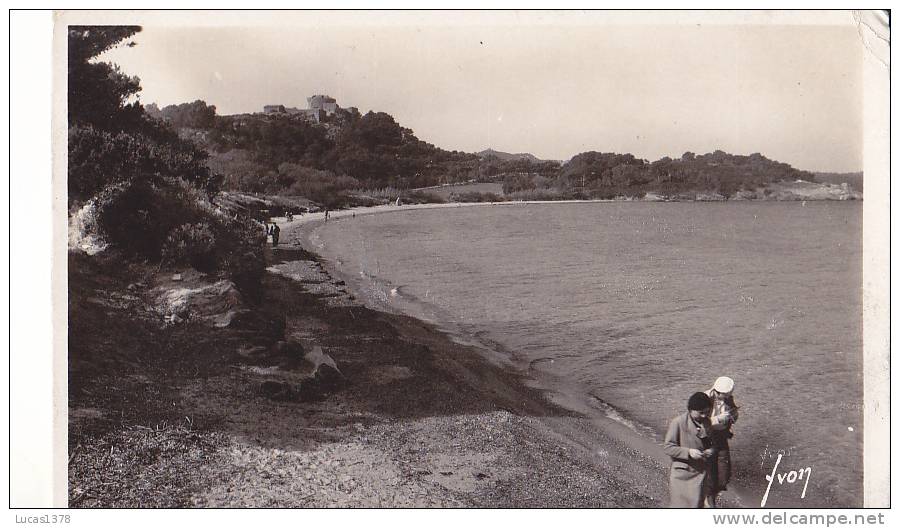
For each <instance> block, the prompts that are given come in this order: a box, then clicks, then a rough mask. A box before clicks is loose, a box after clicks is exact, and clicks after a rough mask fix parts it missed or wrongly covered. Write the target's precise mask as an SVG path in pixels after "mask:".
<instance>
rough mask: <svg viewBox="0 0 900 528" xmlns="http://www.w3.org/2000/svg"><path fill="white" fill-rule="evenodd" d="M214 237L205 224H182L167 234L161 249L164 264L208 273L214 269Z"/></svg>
mask: <svg viewBox="0 0 900 528" xmlns="http://www.w3.org/2000/svg"><path fill="white" fill-rule="evenodd" d="M215 250H216V237H215V235H214V234H213V232H212V229H210V227H209V224H207V223H206V222H199V223H196V224H182V225H180V226H178V227H176V228H175V229H173V230H172V232H171V233H169V236H168V237H167V238H166V242H165V244H164V245H163V248H162V259H163V262H165V263H166V264H173V265H178V264H189V265H190V266H192V267H193V268H194V269H196V270H199V271H203V272H210V271H213V270H214V269H215V268H216V255H215Z"/></svg>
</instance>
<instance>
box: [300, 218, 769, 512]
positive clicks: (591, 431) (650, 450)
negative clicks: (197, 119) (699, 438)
mask: <svg viewBox="0 0 900 528" xmlns="http://www.w3.org/2000/svg"><path fill="white" fill-rule="evenodd" d="M591 202H596V203H610V202H614V201H612V200H593V201H584V200H573V201H568V202H562V203H591ZM529 203H534V204H546V203H550V204H552V203H561V202H559V201H539V202H504V204H505V205H528V204H529ZM495 204H499V202H498V203H495ZM495 204H492V203H468V204H419V205H410V206H402V207H397V206H394V205H388V206H376V207H367V208H357V209H350V210H347V211H346V212H345V214H342V215H340V216H338V215H335V214H334V213H331V216H332V217H333V218H343V217H347V216H355V215H356V214H360V215H364V214H380V213H388V212H402V211H404V210H425V209H442V208H446V207H459V206H476V205H481V206H490V205H495ZM282 220H283V219H282ZM323 221H324V215H322V214H321V213H320V214H318V216H316V213H313V214H308V215H304V216H303V221H302V222H297V218H296V217H295V221H294V222H293V223H291V224H284V225H289V226H290V228H288V229H283V235H292V237H293V238H292V240H291V241H292V243H295V244H298V245H299V246H300V247H302V248H303V249H304V250H305V251H310V252H312V253H316V252H317V248H316V247H314V244H313V242H312V240H311V236H312V235H313V232H314V231H315V229H316V228H318V227H320V226H321V225H322V224H323ZM317 257H318V258H319V259H321V262H323V264H324V267H325V269H326V270H327V273H329V274H331V275H333V276H335V277H338V278H340V279H341V282H342V283H346V284H348V285H350V284H353V285H355V286H357V291H354V293H356V294H359V291H358V288H359V281H358V280H355V277H348V276H347V274H346V273H344V272H342V271H340V270H338V269H337V268H336V266H335V263H333V262H330V261H329V260H328V259H326V258H324V257H323V256H321V255H320V254H317ZM367 307H368V308H370V309H374V310H381V311H385V312H386V313H390V314H393V315H399V316H401V317H411V318H414V319H415V317H416V316H414V315H409V314H407V313H404V311H403V309H402V308H397V307H395V306H390V305H388V303H377V302H376V305H368V304H367ZM423 324H427V325H430V326H431V327H432V328H433V331H435V332H437V333H440V334H442V335H443V336H445V338H446V339H447V340H449V341H450V342H453V343H455V344H458V345H461V346H469V347H472V346H474V352H475V353H476V354H479V355H481V359H482V360H483V361H485V362H488V363H490V364H491V365H494V366H498V367H500V368H503V369H506V370H508V371H511V372H513V373H514V374H515V375H516V376H518V377H519V378H518V381H519V382H520V383H521V384H522V385H523V386H525V387H527V388H529V389H534V390H537V391H539V393H540V395H541V396H540V397H541V399H542V400H543V401H544V402H545V403H546V404H548V405H551V406H558V407H561V408H563V409H566V410H567V411H569V412H573V413H576V414H577V415H579V416H580V417H582V419H583V420H585V423H583V424H582V426H581V428H579V429H578V430H573V429H572V428H569V427H563V426H562V424H556V426H555V431H554V434H555V435H557V436H560V437H568V440H569V441H574V442H576V443H579V444H582V446H583V447H585V446H586V445H587V444H588V443H590V437H591V435H598V436H599V437H603V438H606V439H607V441H610V440H612V441H613V442H614V443H616V444H618V446H619V449H621V448H622V447H626V449H628V450H630V451H631V453H632V456H634V455H635V454H636V453H637V454H639V458H643V459H645V460H646V461H649V462H650V463H651V464H654V465H656V466H658V467H661V468H662V469H663V476H662V478H661V480H660V482H661V484H662V485H663V487H667V486H668V465H669V463H670V461H669V459H668V457H667V456H665V454H664V453H663V452H662V447H661V445H660V444H659V443H658V442H657V441H656V440H655V439H654V438H649V437H647V436H646V435H645V434H641V433H639V432H638V431H636V430H635V429H634V427H635V424H631V423H630V422H629V421H628V420H627V418H622V417H621V415H620V414H619V410H617V409H615V408H612V407H609V408H608V409H607V407H608V404H606V403H605V402H603V401H602V400H598V401H599V406H595V405H592V404H591V403H590V402H589V400H588V399H586V398H584V397H583V395H580V393H578V392H577V390H573V388H572V387H571V386H566V387H565V388H563V385H564V384H563V383H562V380H556V379H554V378H553V377H551V376H549V375H545V374H539V373H534V372H532V371H531V369H530V368H527V366H525V365H517V364H515V362H513V361H512V360H511V358H510V357H508V356H507V355H504V354H502V353H501V352H499V351H497V350H494V349H493V348H491V347H490V346H489V345H487V344H484V343H480V342H479V341H478V340H477V338H475V337H473V336H467V338H461V336H459V335H458V334H457V333H456V332H454V331H453V330H450V329H448V328H446V327H443V326H442V325H441V322H440V321H427V320H426V321H423ZM470 339H471V340H470ZM586 393H587V392H586V391H585V394H586ZM637 427H646V426H643V425H642V424H637ZM601 451H604V449H603V448H601ZM720 502H721V503H722V504H723V505H725V506H727V507H746V506H747V505H752V504H755V503H758V502H759V498H758V497H755V496H754V494H752V493H749V492H748V491H747V490H744V489H742V488H741V486H740V485H735V483H732V485H731V486H730V488H729V491H728V492H726V493H724V494H723V495H722V496H721V497H720ZM662 506H665V503H663V504H662Z"/></svg>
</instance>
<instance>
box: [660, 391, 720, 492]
mask: <svg viewBox="0 0 900 528" xmlns="http://www.w3.org/2000/svg"><path fill="white" fill-rule="evenodd" d="M687 408H688V410H687V412H685V413H682V414H680V415H678V416H676V417H675V418H673V419H672V421H671V422H669V428H668V430H667V431H666V438H665V440H664V441H663V452H665V454H666V455H668V456H669V458H671V459H672V467H671V470H670V472H669V506H670V507H672V508H702V507H703V505H704V502H705V499H706V496H707V494H708V493H709V479H708V478H707V477H708V474H709V461H708V460H709V458H710V457H711V456H712V455H713V448H712V439H711V438H710V421H709V413H710V410H711V408H712V402H711V401H710V399H709V396H707V395H706V393H704V392H695V393H694V394H692V395H691V397H690V399H688V405H687Z"/></svg>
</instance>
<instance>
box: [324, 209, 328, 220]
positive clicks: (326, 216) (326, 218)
mask: <svg viewBox="0 0 900 528" xmlns="http://www.w3.org/2000/svg"><path fill="white" fill-rule="evenodd" d="M325 221H326V222H327V221H328V208H327V207H326V208H325Z"/></svg>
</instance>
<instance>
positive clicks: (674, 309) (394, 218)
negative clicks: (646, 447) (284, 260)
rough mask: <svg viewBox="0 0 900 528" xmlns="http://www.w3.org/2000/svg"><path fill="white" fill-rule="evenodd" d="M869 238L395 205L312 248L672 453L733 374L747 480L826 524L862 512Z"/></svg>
mask: <svg viewBox="0 0 900 528" xmlns="http://www.w3.org/2000/svg"><path fill="white" fill-rule="evenodd" d="M861 236H862V204H861V203H858V202H808V203H805V204H801V203H799V202H744V203H690V202H683V203H646V202H625V203H619V202H613V203H581V204H527V205H526V204H516V205H485V206H479V207H460V208H449V209H439V210H431V211H429V210H418V211H412V210H410V211H404V210H403V208H402V207H400V208H398V210H397V212H396V213H391V214H378V215H357V216H355V217H352V218H349V217H348V218H341V219H335V220H331V221H329V222H328V223H327V224H323V225H320V226H319V227H318V228H316V230H315V231H314V232H313V233H312V234H311V240H312V241H313V243H314V245H315V246H317V247H316V249H318V250H319V251H320V252H321V253H322V254H323V256H324V257H325V258H327V259H328V260H330V261H331V262H332V263H333V264H334V265H336V266H337V267H338V268H339V269H340V271H341V272H342V273H343V274H345V275H347V276H353V277H356V278H358V279H359V280H358V281H356V282H357V288H358V289H360V290H363V291H364V292H365V296H366V297H367V298H368V299H369V301H370V302H373V303H375V304H380V305H382V306H384V307H386V308H391V307H393V308H397V307H401V308H402V310H403V311H406V312H410V313H411V315H415V316H418V317H422V318H425V319H429V320H432V321H434V322H436V323H439V324H443V325H445V326H446V327H448V328H453V329H455V330H456V331H458V332H460V333H462V334H465V335H468V336H470V337H473V338H475V339H478V340H480V342H483V343H490V344H491V345H492V346H494V347H496V348H497V349H499V350H502V351H503V353H505V354H508V355H509V356H510V357H511V359H512V360H514V361H516V362H518V363H519V364H521V365H526V366H527V369H528V370H529V371H530V372H532V373H534V375H535V376H536V377H538V378H539V377H540V376H547V377H552V378H553V379H556V380H563V381H564V382H566V381H568V383H570V385H571V386H572V387H573V390H577V391H578V392H579V393H580V396H581V397H583V398H584V399H585V400H586V401H589V402H593V403H594V405H595V407H596V408H598V409H602V410H604V411H605V412H606V414H608V415H611V416H613V417H615V418H617V419H619V420H621V421H623V422H624V423H627V424H629V426H630V427H631V428H632V429H634V430H635V431H636V432H637V433H638V434H642V435H645V436H647V437H649V438H651V439H653V440H654V441H655V442H657V443H659V442H661V441H662V437H663V435H664V432H665V427H666V424H667V423H668V421H669V419H670V418H671V417H673V416H675V415H677V414H678V413H681V412H683V411H684V409H685V405H686V401H687V398H688V397H689V396H690V394H691V393H693V392H695V391H699V390H707V389H709V388H710V386H711V385H712V383H713V381H714V380H715V378H716V377H718V376H720V375H728V376H731V377H732V378H734V379H735V380H736V383H737V388H736V391H735V396H736V397H735V399H736V401H737V404H738V405H739V406H740V419H739V421H738V423H737V425H736V426H735V427H734V434H735V436H734V438H733V439H732V442H731V446H732V458H733V461H734V468H735V477H734V479H735V481H736V482H737V483H738V485H739V486H741V487H742V488H745V489H748V490H752V492H753V493H755V494H756V495H757V496H761V495H762V494H763V492H764V491H765V489H766V488H767V487H769V488H770V492H769V497H768V504H767V505H768V506H779V505H782V506H803V507H828V506H861V504H862V438H863V436H862V434H863V431H862V416H863V409H862V396H863V391H862V389H863V378H862V269H861V263H862V243H861ZM779 455H781V457H780V460H779ZM870 455H877V454H870ZM885 461H887V459H885ZM776 462H777V464H778V467H777V468H776ZM807 468H809V472H806V471H805V470H806V469H807ZM773 471H776V476H775V477H773V479H772V480H773V484H772V486H769V482H768V480H767V479H766V476H767V475H771V474H772V472H773ZM790 471H796V472H798V473H795V474H794V477H795V479H794V480H793V481H789V479H788V478H787V477H789V476H790V474H789V472H790ZM777 474H782V475H784V478H782V479H781V480H780V481H779V479H778V477H777ZM798 474H799V475H803V476H804V478H805V482H804V481H803V480H798V479H796V477H797V475H798ZM801 496H802V498H801Z"/></svg>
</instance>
